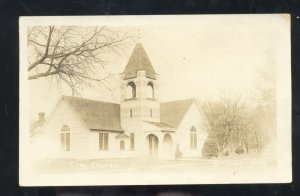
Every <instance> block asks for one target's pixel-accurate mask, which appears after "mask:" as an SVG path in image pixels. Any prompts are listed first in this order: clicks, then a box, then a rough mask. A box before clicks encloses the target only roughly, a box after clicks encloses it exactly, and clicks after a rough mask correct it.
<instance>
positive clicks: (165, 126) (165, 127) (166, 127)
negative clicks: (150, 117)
mask: <svg viewBox="0 0 300 196" xmlns="http://www.w3.org/2000/svg"><path fill="white" fill-rule="evenodd" d="M144 122H146V123H148V124H151V125H154V126H156V127H158V128H160V129H162V130H173V129H174V127H172V126H170V125H168V124H167V123H165V122H153V121H146V120H144Z"/></svg>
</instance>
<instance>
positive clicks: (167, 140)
mask: <svg viewBox="0 0 300 196" xmlns="http://www.w3.org/2000/svg"><path fill="white" fill-rule="evenodd" d="M163 153H164V154H163V155H164V158H170V157H172V138H171V135H170V134H168V133H167V134H166V135H165V136H164V139H163Z"/></svg>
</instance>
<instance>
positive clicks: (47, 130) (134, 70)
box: [31, 43, 208, 159]
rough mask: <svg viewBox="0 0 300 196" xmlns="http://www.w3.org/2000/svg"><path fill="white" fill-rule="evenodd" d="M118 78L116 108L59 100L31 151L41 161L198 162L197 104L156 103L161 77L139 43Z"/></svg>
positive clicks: (200, 125)
mask: <svg viewBox="0 0 300 196" xmlns="http://www.w3.org/2000/svg"><path fill="white" fill-rule="evenodd" d="M120 77H121V82H120V90H121V100H120V103H119V104H116V103H109V102H103V101H98V100H89V99H83V98H77V97H69V96H63V97H62V98H61V99H60V101H59V102H58V103H57V105H56V107H55V109H54V110H53V112H52V113H51V114H50V115H49V117H48V118H47V119H43V120H44V121H43V123H37V125H41V127H39V128H38V134H36V133H35V134H32V133H31V135H33V136H32V138H31V141H32V142H31V143H32V147H33V148H34V149H35V150H36V151H39V152H40V153H39V154H42V155H43V156H44V157H45V158H78V159H82V158H89V159H92V158H93V159H97V158H132V157H137V158H139V157H155V158H161V159H174V158H175V153H176V152H178V151H180V154H181V155H182V157H183V158H184V157H201V156H202V154H201V153H202V148H203V145H204V142H205V140H206V138H207V136H208V133H207V130H206V128H205V126H206V125H207V122H206V119H205V116H204V114H203V112H202V110H201V108H200V104H199V103H198V100H197V99H186V100H179V101H170V102H160V99H159V75H158V74H157V73H156V72H155V69H154V67H153V65H152V64H151V62H150V60H149V58H148V56H147V54H146V52H145V50H144V48H143V46H142V44H141V43H137V44H136V46H135V48H134V50H133V52H132V55H131V57H130V59H129V61H128V63H127V65H126V67H125V70H124V72H123V73H122V74H120ZM161 77H163V76H161ZM34 127H37V126H34ZM31 132H35V130H34V129H31Z"/></svg>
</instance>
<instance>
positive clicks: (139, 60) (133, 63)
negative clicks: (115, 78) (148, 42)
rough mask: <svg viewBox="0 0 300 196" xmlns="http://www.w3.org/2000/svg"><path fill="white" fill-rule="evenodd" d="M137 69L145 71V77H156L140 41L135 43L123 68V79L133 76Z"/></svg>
mask: <svg viewBox="0 0 300 196" xmlns="http://www.w3.org/2000/svg"><path fill="white" fill-rule="evenodd" d="M138 70H144V71H146V77H148V78H152V79H156V74H155V71H154V68H153V66H152V64H151V62H150V60H149V57H148V55H147V53H146V51H145V49H144V47H143V46H142V44H141V43H137V44H136V45H135V47H134V49H133V52H132V54H131V56H130V59H129V61H128V63H127V65H126V68H125V70H124V72H123V73H124V74H125V79H129V78H135V77H136V76H137V71H138Z"/></svg>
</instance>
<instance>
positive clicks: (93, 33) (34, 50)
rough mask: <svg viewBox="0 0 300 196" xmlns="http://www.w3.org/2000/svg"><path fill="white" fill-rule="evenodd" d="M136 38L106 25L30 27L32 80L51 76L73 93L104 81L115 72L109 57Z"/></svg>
mask: <svg viewBox="0 0 300 196" xmlns="http://www.w3.org/2000/svg"><path fill="white" fill-rule="evenodd" d="M133 38H134V36H132V35H130V34H129V33H128V32H120V31H117V30H114V29H112V28H108V27H105V26H101V27H99V26H93V27H77V26H33V27H31V28H29V29H28V56H29V58H28V75H29V76H28V79H29V80H35V79H38V78H42V77H51V78H54V79H56V81H57V82H58V83H60V82H61V81H63V82H65V83H66V84H67V85H68V86H69V87H70V88H71V89H72V91H73V93H74V92H78V91H77V89H76V87H77V86H79V85H91V83H92V82H100V83H102V84H103V80H105V79H107V78H108V77H110V75H111V74H110V73H109V72H107V71H106V65H107V57H108V56H111V55H112V54H117V55H118V54H120V52H122V51H123V50H124V49H125V47H126V46H127V44H128V43H129V42H130V41H132V39H133ZM103 85H104V84H103Z"/></svg>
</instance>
